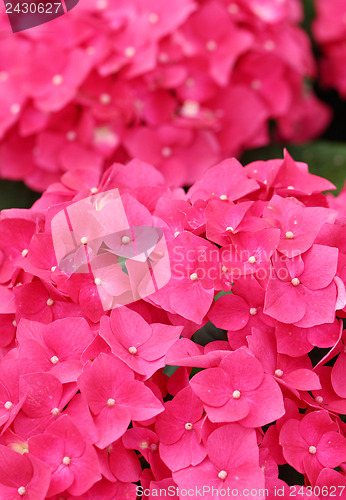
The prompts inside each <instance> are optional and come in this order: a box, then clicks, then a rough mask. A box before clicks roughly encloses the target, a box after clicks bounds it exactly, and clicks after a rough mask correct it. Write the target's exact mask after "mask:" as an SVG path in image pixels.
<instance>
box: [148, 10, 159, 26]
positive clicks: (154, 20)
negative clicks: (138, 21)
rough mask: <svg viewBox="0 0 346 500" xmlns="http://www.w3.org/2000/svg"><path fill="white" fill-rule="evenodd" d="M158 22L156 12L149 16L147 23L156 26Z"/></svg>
mask: <svg viewBox="0 0 346 500" xmlns="http://www.w3.org/2000/svg"><path fill="white" fill-rule="evenodd" d="M158 22H159V16H158V14H156V12H152V13H151V14H149V23H150V24H157V23H158Z"/></svg>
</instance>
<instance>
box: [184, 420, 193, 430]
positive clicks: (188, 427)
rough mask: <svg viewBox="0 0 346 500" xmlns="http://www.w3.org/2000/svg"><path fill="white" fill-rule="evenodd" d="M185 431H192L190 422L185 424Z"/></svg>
mask: <svg viewBox="0 0 346 500" xmlns="http://www.w3.org/2000/svg"><path fill="white" fill-rule="evenodd" d="M185 429H186V430H187V431H192V429H193V425H192V424H191V422H187V423H186V424H185Z"/></svg>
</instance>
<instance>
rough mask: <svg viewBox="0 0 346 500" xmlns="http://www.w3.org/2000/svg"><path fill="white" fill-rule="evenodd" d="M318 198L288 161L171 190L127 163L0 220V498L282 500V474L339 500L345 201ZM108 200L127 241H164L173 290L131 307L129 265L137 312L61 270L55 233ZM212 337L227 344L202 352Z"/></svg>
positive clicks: (308, 494)
mask: <svg viewBox="0 0 346 500" xmlns="http://www.w3.org/2000/svg"><path fill="white" fill-rule="evenodd" d="M93 182H95V184H93ZM333 188H334V186H333V185H332V184H331V183H330V182H329V181H327V180H325V179H323V178H321V177H318V176H315V175H312V174H310V173H309V171H308V167H307V165H306V164H304V163H297V162H295V161H294V160H293V158H292V157H291V156H290V155H289V154H288V153H287V152H285V157H284V159H281V160H279V159H278V160H270V161H267V162H264V161H256V162H254V163H251V164H249V165H247V166H246V167H242V166H241V165H240V163H239V162H238V161H237V160H235V159H232V160H225V161H223V162H222V163H220V164H218V165H217V166H215V167H213V168H212V169H210V170H208V171H207V172H206V174H205V175H204V177H202V178H201V179H200V180H199V181H197V182H196V183H195V184H194V185H193V186H192V187H191V188H190V189H189V191H188V192H187V193H185V192H184V190H183V189H181V188H174V189H172V188H168V187H167V185H166V184H165V181H164V178H163V175H162V174H161V173H160V172H159V171H158V170H156V169H155V168H154V167H152V166H150V165H149V164H145V163H142V162H141V161H139V160H133V161H132V162H130V163H129V164H128V165H127V166H126V167H125V166H124V165H122V164H114V165H113V166H111V167H110V168H109V169H108V170H107V172H106V173H105V174H104V176H103V177H102V179H101V180H100V182H97V179H96V178H95V179H94V180H92V179H90V177H89V171H88V169H85V170H81V169H79V170H72V171H70V172H68V173H66V174H65V175H64V176H63V177H62V179H61V182H60V183H56V184H53V185H52V186H51V187H50V188H49V189H48V190H47V191H46V192H45V193H44V194H43V195H42V197H41V199H40V200H38V201H37V202H36V203H35V204H34V206H33V207H32V208H31V209H30V210H18V209H11V210H4V211H2V213H1V219H0V252H1V263H0V281H1V288H0V297H1V301H0V308H1V309H0V322H1V337H0V343H1V361H0V426H1V436H0V496H1V498H18V499H19V498H22V497H23V498H28V499H32V500H41V499H42V500H43V499H45V498H51V499H54V500H57V499H82V498H83V499H88V498H90V499H96V498H97V499H100V500H103V499H104V500H123V499H128V500H135V499H136V497H137V493H141V492H143V493H144V498H148V499H151V500H152V499H153V498H155V497H157V496H158V491H160V490H161V492H166V494H168V492H169V493H170V496H171V497H172V498H176V499H177V500H179V499H180V500H181V499H183V498H185V497H186V495H187V493H186V492H187V491H189V497H191V498H196V499H197V498H201V496H200V492H201V491H202V492H203V498H206V499H208V500H211V499H212V498H215V496H216V494H217V493H218V494H220V495H223V494H224V492H226V493H227V491H228V492H229V491H231V492H232V491H233V492H238V494H237V493H228V496H232V495H233V496H238V495H241V494H242V496H244V495H243V493H244V492H246V491H252V492H255V493H253V494H252V496H256V498H258V499H259V500H265V499H268V500H274V499H275V498H277V492H278V490H280V491H281V492H282V494H281V496H282V497H283V498H289V497H290V493H292V490H289V489H288V488H289V487H288V485H287V484H285V483H284V482H283V480H282V479H280V478H279V467H280V466H282V465H284V464H288V466H291V467H293V468H294V469H295V470H296V471H297V472H298V473H300V474H302V478H303V479H304V486H294V488H296V489H297V492H298V490H299V491H300V493H299V495H300V498H310V499H311V498H312V499H314V500H318V499H322V498H326V497H328V498H331V497H334V496H335V495H334V493H336V494H339V493H340V495H339V497H340V498H343V497H342V496H341V493H343V492H344V488H345V487H346V476H345V474H346V427H345V423H344V421H343V420H342V418H341V417H340V415H344V414H346V390H345V384H344V380H345V370H346V347H345V341H346V337H345V333H344V332H343V326H342V318H343V317H345V316H346V291H345V284H346V239H345V238H346V236H345V234H346V232H345V225H346V222H345V205H344V204H343V208H340V207H342V200H343V197H344V194H341V195H340V197H339V198H337V199H334V201H332V200H331V199H330V198H329V197H326V196H325V195H324V194H322V192H323V191H326V190H329V189H333ZM112 189H117V190H118V191H119V194H120V198H121V200H122V201H123V206H124V208H125V211H126V215H127V216H128V220H129V221H130V222H131V225H133V226H137V227H138V226H143V225H146V226H147V227H150V226H152V227H157V228H161V230H162V232H163V234H164V236H165V239H166V242H167V251H168V255H169V259H170V271H171V275H170V277H169V280H168V283H167V284H165V285H164V286H162V287H161V288H159V289H158V290H157V291H155V293H152V294H150V295H148V296H147V295H146V294H145V293H143V290H144V291H145V287H144V285H145V283H143V274H142V272H141V267H140V266H139V265H138V262H137V263H136V262H135V264H134V261H131V259H130V258H129V259H127V260H125V261H123V262H122V270H123V276H124V277H126V279H127V280H128V281H127V283H129V284H130V285H129V286H130V287H133V288H136V290H137V291H138V293H140V294H142V295H141V297H142V298H140V300H137V301H136V302H133V303H131V304H127V305H123V306H121V307H115V306H114V304H113V306H112V307H108V308H105V307H103V305H102V303H101V299H100V293H99V290H98V288H99V287H102V286H103V289H104V290H106V291H108V293H109V294H110V293H114V294H115V293H118V292H119V289H121V290H122V288H121V287H122V283H123V282H122V281H121V280H120V279H119V274H118V273H112V272H110V271H107V272H105V273H104V274H101V275H99V276H101V277H98V278H97V279H96V278H95V277H94V274H93V273H92V271H91V269H94V268H92V266H91V264H90V268H89V272H88V271H85V270H84V272H71V273H70V274H69V273H67V272H65V271H63V270H61V269H60V268H59V262H57V259H56V254H55V251H54V245H53V239H54V235H52V231H51V229H52V221H53V220H54V218H55V217H56V215H57V214H59V213H61V212H63V213H67V212H68V211H70V212H69V213H72V210H73V207H74V206H77V204H78V202H80V201H81V200H84V199H87V198H89V199H90V197H92V196H93V195H95V193H100V194H101V195H102V193H107V192H109V191H110V190H112ZM103 208H104V207H103V206H102V205H99V206H98V213H99V221H103V223H104V224H106V221H107V219H109V217H103V212H102V209H103ZM76 213H77V215H78V217H79V223H80V226H79V229H80V232H79V233H78V234H79V236H78V237H79V240H80V243H78V244H79V248H81V249H83V248H86V243H87V241H86V240H87V236H86V235H84V236H83V235H82V234H83V231H85V230H86V227H87V226H86V219H87V218H86V216H85V213H83V212H81V211H79V212H76ZM93 224H94V222H93V221H91V220H89V219H88V227H92V226H93ZM93 227H94V226H93ZM129 239H130V238H129V237H128V236H126V237H125V238H124V236H123V237H121V238H120V241H121V244H122V245H123V246H126V245H128V244H129ZM119 245H120V243H119ZM107 252H108V251H106V250H104V251H103V253H101V256H104V255H106V256H107V255H109V252H108V253H107ZM80 255H81V254H80V253H78V252H76V254H75V256H76V259H77V257H78V256H80ZM89 257H90V262H91V263H92V262H93V261H94V260H95V259H98V258H99V254H98V255H94V254H93V253H92V252H91V253H90V254H89ZM78 258H79V257H78ZM107 259H108V257H105V261H104V262H106V263H107V262H108V260H107ZM150 261H151V265H152V269H154V271H155V270H157V267H158V263H159V262H160V260H158V258H157V255H156V260H155V254H154V252H152V253H151V254H150ZM88 262H89V261H88ZM119 265H120V264H119ZM99 268H100V269H101V268H102V266H101V267H99ZM153 275H154V274H153ZM119 283H120V284H119ZM119 287H120V288H119ZM115 289H116V291H115V292H114V290H115ZM220 292H223V293H221V294H220ZM120 295H121V294H120ZM105 309H107V310H105ZM208 321H211V322H212V323H213V324H214V325H215V326H216V327H217V328H219V329H221V333H222V330H223V333H224V337H223V340H214V341H211V342H209V343H207V345H205V346H204V347H203V346H202V345H199V344H198V343H197V341H196V340H197V337H196V336H195V335H194V334H195V333H196V332H197V331H198V330H199V329H201V328H203V327H204V325H206V324H207V322H208ZM311 353H314V354H313V355H312V354H311ZM316 353H317V358H316ZM309 355H310V356H309ZM311 360H314V362H313V363H312V361H311ZM331 360H333V363H330V361H331ZM167 365H170V366H174V367H176V368H177V369H176V370H175V371H174V373H173V374H172V373H170V376H168V374H167V368H166V367H167ZM139 481H140V482H139ZM139 484H140V486H138V485H139ZM291 488H292V487H291ZM326 492H327V494H326ZM161 494H163V493H161ZM245 494H246V493H245ZM343 494H345V492H344V493H343ZM329 495H330V496H329Z"/></svg>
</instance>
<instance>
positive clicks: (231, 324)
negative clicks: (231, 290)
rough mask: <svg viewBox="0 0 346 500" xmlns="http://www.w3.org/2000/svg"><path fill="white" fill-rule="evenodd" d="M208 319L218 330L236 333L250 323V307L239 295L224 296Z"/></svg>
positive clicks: (212, 309)
mask: <svg viewBox="0 0 346 500" xmlns="http://www.w3.org/2000/svg"><path fill="white" fill-rule="evenodd" d="M208 317H209V319H210V321H211V322H212V323H214V325H215V326H217V327H218V328H223V329H224V330H234V331H236V330H240V329H241V328H244V326H246V324H247V323H248V321H249V317H250V307H249V305H248V304H247V303H246V302H245V300H244V299H242V298H241V297H239V296H238V295H224V296H223V297H220V298H219V299H218V300H217V301H216V303H215V304H214V306H213V307H212V308H211V310H210V311H209V313H208Z"/></svg>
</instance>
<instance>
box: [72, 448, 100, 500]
mask: <svg viewBox="0 0 346 500" xmlns="http://www.w3.org/2000/svg"><path fill="white" fill-rule="evenodd" d="M70 467H71V471H72V473H73V475H74V480H73V483H72V484H71V486H70V487H69V488H68V491H69V493H71V495H74V496H77V495H83V494H84V493H86V492H87V491H88V490H89V488H91V487H92V486H93V485H94V484H95V483H96V482H98V481H99V480H100V479H101V478H102V476H101V474H100V466H99V461H98V458H97V454H96V451H95V448H94V447H93V446H91V445H89V444H88V445H87V446H86V448H85V451H84V453H83V455H82V456H81V457H79V458H78V460H72V461H71V465H70Z"/></svg>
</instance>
